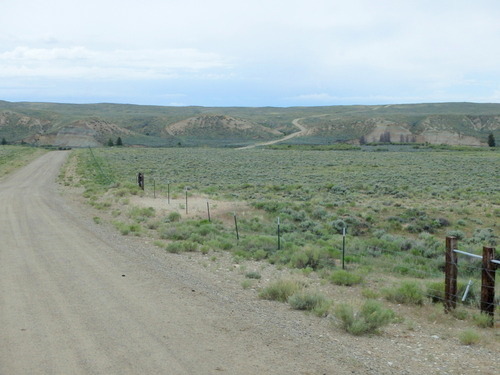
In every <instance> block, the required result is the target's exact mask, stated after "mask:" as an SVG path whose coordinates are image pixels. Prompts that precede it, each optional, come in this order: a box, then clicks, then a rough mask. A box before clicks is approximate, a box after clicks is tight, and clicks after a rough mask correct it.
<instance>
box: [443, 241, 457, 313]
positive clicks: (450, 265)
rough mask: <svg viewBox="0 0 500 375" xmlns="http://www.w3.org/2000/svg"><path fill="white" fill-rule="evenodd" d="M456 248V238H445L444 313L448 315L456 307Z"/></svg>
mask: <svg viewBox="0 0 500 375" xmlns="http://www.w3.org/2000/svg"><path fill="white" fill-rule="evenodd" d="M456 248H457V238H456V237H446V259H445V262H446V263H445V266H444V272H445V279H444V280H445V287H444V312H445V313H448V312H450V311H451V310H452V309H455V308H456V307H457V277H458V266H457V261H458V259H457V254H456V253H455V252H454V251H453V250H455V249H456Z"/></svg>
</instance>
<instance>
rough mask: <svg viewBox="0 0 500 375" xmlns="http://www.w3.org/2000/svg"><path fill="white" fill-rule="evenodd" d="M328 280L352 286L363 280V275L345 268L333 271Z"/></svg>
mask: <svg viewBox="0 0 500 375" xmlns="http://www.w3.org/2000/svg"><path fill="white" fill-rule="evenodd" d="M330 280H331V281H332V283H334V284H336V285H344V286H352V285H356V284H360V283H361V282H363V277H361V276H360V275H357V274H355V273H350V272H347V271H346V270H337V271H333V272H332V274H331V275H330Z"/></svg>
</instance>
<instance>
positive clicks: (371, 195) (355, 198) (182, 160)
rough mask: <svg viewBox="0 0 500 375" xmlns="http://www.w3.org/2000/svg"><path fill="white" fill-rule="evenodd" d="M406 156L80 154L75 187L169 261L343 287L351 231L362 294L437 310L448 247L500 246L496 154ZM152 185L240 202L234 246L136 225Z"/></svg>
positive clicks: (161, 221)
mask: <svg viewBox="0 0 500 375" xmlns="http://www.w3.org/2000/svg"><path fill="white" fill-rule="evenodd" d="M409 150H410V149H409ZM411 151H412V152H404V151H398V152H363V151H360V150H349V151H310V150H296V149H290V150H272V149H258V150H234V149H211V148H166V149H148V148H135V149H132V148H126V149H118V148H113V149H111V148H108V149H95V150H94V151H93V155H92V154H91V153H90V152H89V151H88V150H78V151H76V152H75V153H73V160H74V161H75V162H76V164H77V165H78V168H77V170H78V175H79V177H78V178H77V179H73V180H72V181H73V182H72V183H73V184H74V183H75V181H78V184H80V185H83V186H84V187H85V193H84V194H85V196H86V197H87V198H88V199H89V201H90V202H91V203H92V204H93V205H94V206H95V207H97V208H100V209H103V210H113V216H114V217H115V218H116V222H115V225H116V226H117V228H120V231H121V232H122V233H123V234H130V233H131V234H134V235H139V236H140V235H145V234H146V233H147V234H148V235H152V236H154V237H156V238H157V240H156V241H155V243H156V244H157V245H158V246H163V247H165V249H166V250H167V251H171V252H179V251H202V252H203V253H208V252H210V251H230V252H232V253H233V255H234V258H235V260H238V259H255V260H265V261H268V262H270V263H273V264H276V265H278V266H280V267H290V268H293V269H299V270H301V271H302V272H303V273H305V274H309V273H312V272H316V273H317V274H318V275H319V276H320V277H321V278H323V279H324V280H325V282H331V283H336V282H335V280H336V279H337V278H338V277H337V276H338V275H335V272H338V270H339V268H340V267H341V259H342V248H343V237H342V232H343V230H344V228H346V231H347V237H346V247H345V258H344V261H345V265H346V268H347V270H348V271H349V272H350V273H352V274H353V275H355V276H354V277H355V279H356V283H354V285H360V287H363V288H365V289H366V288H367V287H368V288H369V286H370V283H367V280H370V279H373V277H374V276H373V275H377V278H379V276H380V275H381V274H382V275H390V278H389V279H391V280H394V279H398V280H399V279H405V280H411V281H414V282H417V283H418V285H419V290H422V291H423V293H424V294H427V296H428V297H429V298H430V300H431V301H434V302H439V301H440V300H441V299H442V289H443V288H444V286H443V277H442V275H443V273H442V272H443V267H444V242H445V241H444V239H445V237H446V236H447V235H454V236H457V237H458V238H459V248H460V249H462V250H465V251H469V252H472V253H477V254H480V252H481V250H482V246H484V245H492V246H496V245H497V243H498V226H497V223H498V218H499V217H500V189H499V186H500V183H499V182H500V181H499V176H500V173H499V165H500V163H499V162H500V154H499V153H498V152H496V151H492V150H486V149H485V150H484V151H475V152H464V151H461V152H458V151H455V152H453V151H446V150H424V151H419V152H414V150H413V149H412V150H411ZM138 172H142V173H144V176H145V191H144V192H143V191H141V190H140V189H139V188H138V187H137V186H136V185H137V183H136V177H137V173H138ZM153 185H154V188H155V192H154V194H155V195H156V196H157V197H158V198H159V199H165V198H166V196H167V189H169V191H170V193H171V194H172V195H173V196H175V195H177V196H183V194H184V192H185V191H186V189H187V191H188V194H189V196H203V197H208V198H210V199H211V200H214V201H217V200H220V201H222V200H224V201H244V202H247V203H248V205H249V207H250V208H251V209H250V212H246V213H245V215H242V217H241V218H240V219H239V221H238V227H239V235H240V239H239V240H236V237H235V228H234V226H233V225H232V222H231V221H230V220H225V221H224V220H222V218H217V217H214V218H212V222H208V220H207V219H206V217H199V218H192V217H191V218H179V217H177V219H176V220H171V219H170V218H169V216H168V215H165V216H164V217H162V216H161V215H159V214H158V212H156V213H155V211H154V209H153V211H151V210H150V211H148V212H147V214H143V213H141V212H138V211H137V210H134V209H131V208H127V204H128V202H129V197H131V196H132V195H146V196H152V195H153ZM235 214H236V215H238V212H235ZM278 217H279V219H280V234H281V237H280V242H279V245H278V241H277V219H278ZM127 226H128V227H127ZM173 241H176V242H179V244H176V245H172V242H173ZM278 247H279V248H278ZM480 267H481V265H480V260H474V259H472V258H470V259H469V258H464V259H463V261H461V270H460V278H461V280H460V282H461V283H462V284H465V283H467V281H468V280H469V279H472V280H475V281H477V282H475V283H474V284H473V285H474V286H473V289H474V288H475V289H477V288H479V286H480V278H481V273H480ZM341 285H344V284H341ZM478 295H479V292H478V290H471V291H470V293H469V301H467V302H468V304H469V305H474V306H477V304H478V300H477V298H478Z"/></svg>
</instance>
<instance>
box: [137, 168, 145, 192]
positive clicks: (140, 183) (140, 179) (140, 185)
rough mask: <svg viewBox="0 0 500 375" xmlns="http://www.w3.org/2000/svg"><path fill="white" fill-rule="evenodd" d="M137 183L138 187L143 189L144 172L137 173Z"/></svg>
mask: <svg viewBox="0 0 500 375" xmlns="http://www.w3.org/2000/svg"><path fill="white" fill-rule="evenodd" d="M137 183H138V184H139V187H140V188H141V189H142V190H144V173H141V172H139V173H138V174H137Z"/></svg>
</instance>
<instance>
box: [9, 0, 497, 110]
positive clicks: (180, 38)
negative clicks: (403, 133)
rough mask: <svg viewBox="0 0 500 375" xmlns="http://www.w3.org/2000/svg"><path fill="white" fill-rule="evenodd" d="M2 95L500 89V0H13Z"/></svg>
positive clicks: (341, 97)
mask: <svg viewBox="0 0 500 375" xmlns="http://www.w3.org/2000/svg"><path fill="white" fill-rule="evenodd" d="M0 25H1V27H0V99H2V100H8V101H50V102H71V103H98V102H114V103H134V104H155V105H203V106H235V105H237V106H296V105H301V106H311V105H337V104H393V103H421V102H448V101H472V102H500V1H498V0H491V1H490V0H474V1H472V0H377V1H374V0H141V1H138V0H78V1H74V0H44V1H40V0H0Z"/></svg>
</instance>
